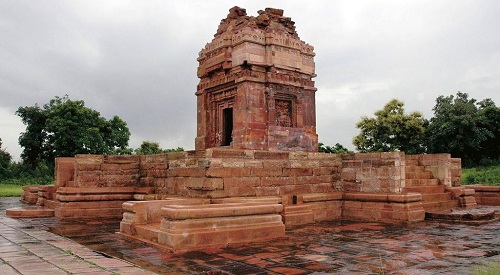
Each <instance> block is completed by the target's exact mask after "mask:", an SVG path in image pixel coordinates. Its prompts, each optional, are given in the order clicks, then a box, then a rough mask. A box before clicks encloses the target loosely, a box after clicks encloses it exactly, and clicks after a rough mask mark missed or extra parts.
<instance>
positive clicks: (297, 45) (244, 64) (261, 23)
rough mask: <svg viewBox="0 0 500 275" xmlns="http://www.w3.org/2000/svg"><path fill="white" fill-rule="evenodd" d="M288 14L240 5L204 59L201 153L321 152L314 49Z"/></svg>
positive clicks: (224, 22)
mask: <svg viewBox="0 0 500 275" xmlns="http://www.w3.org/2000/svg"><path fill="white" fill-rule="evenodd" d="M294 24H295V23H294V22H293V21H292V20H291V19H290V18H288V17H284V16H283V10H279V9H271V8H267V9H266V10H265V11H259V16H257V17H253V16H247V14H246V11H245V9H242V8H239V7H234V8H232V9H230V10H229V14H228V15H227V18H226V19H223V20H222V21H221V23H220V25H219V28H218V30H217V33H216V34H215V37H214V39H213V40H212V41H211V42H210V43H208V44H207V45H206V46H205V48H203V49H202V50H201V51H200V54H199V57H198V61H199V66H198V77H199V78H200V83H199V84H198V91H197V92H196V96H197V98H198V129H197V130H198V136H197V137H196V150H204V149H208V148H213V147H220V146H228V147H230V148H233V149H253V150H273V151H275V150H285V151H312V152H314V151H317V150H318V136H317V135H316V113H315V111H316V108H315V102H314V98H315V97H314V94H315V92H316V88H315V87H314V82H313V81H312V78H313V77H315V76H316V75H315V74H314V55H315V54H314V48H313V47H312V46H310V45H309V44H307V43H305V42H304V41H302V40H300V38H299V36H298V35H297V32H296V31H295V26H294Z"/></svg>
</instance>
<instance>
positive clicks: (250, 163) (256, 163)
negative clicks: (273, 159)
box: [245, 159, 264, 168]
mask: <svg viewBox="0 0 500 275" xmlns="http://www.w3.org/2000/svg"><path fill="white" fill-rule="evenodd" d="M245 167H250V168H262V167H264V164H263V163H262V161H261V160H253V159H246V160H245Z"/></svg>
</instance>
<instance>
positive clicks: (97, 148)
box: [16, 95, 130, 169]
mask: <svg viewBox="0 0 500 275" xmlns="http://www.w3.org/2000/svg"><path fill="white" fill-rule="evenodd" d="M16 114H17V115H18V116H20V117H21V119H22V121H23V123H24V124H25V125H26V131H25V132H23V133H21V136H20V137H19V144H20V145H21V147H23V153H22V154H21V158H22V160H23V162H25V163H27V164H29V166H30V167H31V168H32V169H35V168H36V167H37V166H38V164H39V163H40V162H41V161H42V160H45V161H47V162H48V163H50V164H53V163H54V158H55V157H71V156H74V155H76V154H115V153H116V152H117V151H120V150H126V149H127V146H128V140H129V137H130V131H129V129H128V127H127V124H126V123H125V122H124V121H123V120H121V119H120V118H119V117H118V116H114V117H113V118H112V119H111V120H109V121H108V120H106V119H105V118H103V117H101V116H100V113H99V112H97V111H95V110H93V109H90V108H87V107H85V102H84V101H82V100H76V101H72V100H70V99H69V97H68V96H67V95H66V96H64V97H62V98H61V97H55V98H54V99H52V100H50V102H49V103H48V104H45V105H44V106H43V108H40V107H39V106H38V105H36V104H35V106H26V107H19V108H18V110H17V112H16Z"/></svg>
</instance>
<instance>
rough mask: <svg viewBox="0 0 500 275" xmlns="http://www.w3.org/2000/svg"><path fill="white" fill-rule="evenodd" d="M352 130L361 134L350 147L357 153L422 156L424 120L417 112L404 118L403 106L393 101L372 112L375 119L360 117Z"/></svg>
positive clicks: (405, 115) (397, 101)
mask: <svg viewBox="0 0 500 275" xmlns="http://www.w3.org/2000/svg"><path fill="white" fill-rule="evenodd" d="M356 127H357V128H359V129H360V130H361V133H360V134H359V135H357V136H356V137H354V139H353V144H354V145H355V146H356V148H357V150H359V151H360V152H390V151H404V152H406V153H408V154H418V153H423V152H425V147H424V137H425V119H424V118H423V117H422V115H421V114H420V113H419V112H412V113H410V114H405V112H404V103H403V102H401V101H399V100H397V99H392V100H391V101H389V102H388V103H387V104H386V105H385V106H384V108H383V109H382V110H378V111H376V112H375V118H369V117H362V118H361V121H360V122H358V123H357V124H356Z"/></svg>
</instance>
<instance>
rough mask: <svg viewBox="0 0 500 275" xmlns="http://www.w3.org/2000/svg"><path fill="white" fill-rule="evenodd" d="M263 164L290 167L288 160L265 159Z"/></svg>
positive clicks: (268, 166) (270, 166)
mask: <svg viewBox="0 0 500 275" xmlns="http://www.w3.org/2000/svg"><path fill="white" fill-rule="evenodd" d="M262 165H263V167H264V168H273V167H274V168H287V167H290V161H288V160H263V161H262Z"/></svg>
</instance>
